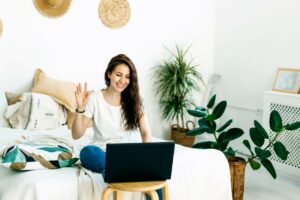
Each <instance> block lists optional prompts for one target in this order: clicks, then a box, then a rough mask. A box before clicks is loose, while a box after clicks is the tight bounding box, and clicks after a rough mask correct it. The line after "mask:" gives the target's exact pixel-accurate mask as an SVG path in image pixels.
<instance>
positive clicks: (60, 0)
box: [33, 0, 72, 18]
mask: <svg viewBox="0 0 300 200" xmlns="http://www.w3.org/2000/svg"><path fill="white" fill-rule="evenodd" d="M71 1H72V0H33V2H34V5H35V7H36V9H37V10H38V11H39V12H40V13H41V14H42V15H44V16H46V17H50V18H54V17H60V16H62V15H64V14H65V13H66V12H67V11H68V9H69V7H70V5H71Z"/></svg>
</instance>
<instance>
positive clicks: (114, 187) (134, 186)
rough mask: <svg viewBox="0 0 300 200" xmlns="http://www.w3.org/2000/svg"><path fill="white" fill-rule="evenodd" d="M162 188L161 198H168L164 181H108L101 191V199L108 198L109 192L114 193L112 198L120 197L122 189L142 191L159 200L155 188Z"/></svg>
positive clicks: (165, 199)
mask: <svg viewBox="0 0 300 200" xmlns="http://www.w3.org/2000/svg"><path fill="white" fill-rule="evenodd" d="M157 189H162V193H163V200H168V198H169V194H168V186H167V182H166V181H147V182H126V183H109V184H108V185H107V187H106V188H105V189H104V190H103V192H102V198H101V199H102V200H108V196H109V194H110V193H111V192H113V193H114V200H121V199H122V191H127V192H144V193H146V194H148V195H149V196H150V197H151V199H152V200H159V199H158V194H157V192H156V191H155V190H157Z"/></svg>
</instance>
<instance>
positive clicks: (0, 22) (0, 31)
mask: <svg viewBox="0 0 300 200" xmlns="http://www.w3.org/2000/svg"><path fill="white" fill-rule="evenodd" d="M2 30H3V24H2V21H1V19H0V36H1V34H2Z"/></svg>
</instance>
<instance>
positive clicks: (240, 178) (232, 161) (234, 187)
mask: <svg viewBox="0 0 300 200" xmlns="http://www.w3.org/2000/svg"><path fill="white" fill-rule="evenodd" d="M227 159H228V162H229V167H230V175H231V191H232V200H243V196H244V179H245V168H246V160H245V159H244V158H240V157H234V156H232V157H228V158H227Z"/></svg>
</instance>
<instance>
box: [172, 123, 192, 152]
mask: <svg viewBox="0 0 300 200" xmlns="http://www.w3.org/2000/svg"><path fill="white" fill-rule="evenodd" d="M189 123H191V124H192V125H193V128H194V127H195V124H194V122H192V121H187V127H188V124H189ZM188 131H189V129H183V128H181V127H179V125H178V124H173V125H172V126H171V140H173V141H174V142H175V143H177V144H181V145H183V146H186V147H192V146H193V144H194V141H195V136H187V135H186V132H188Z"/></svg>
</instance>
